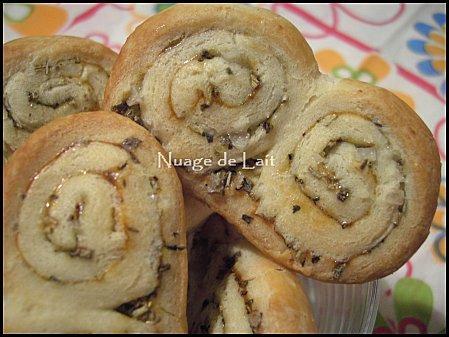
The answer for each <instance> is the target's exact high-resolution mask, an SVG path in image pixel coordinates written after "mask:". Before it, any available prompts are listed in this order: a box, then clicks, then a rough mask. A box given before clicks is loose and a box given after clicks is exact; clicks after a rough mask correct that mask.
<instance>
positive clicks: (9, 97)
mask: <svg viewBox="0 0 449 337" xmlns="http://www.w3.org/2000/svg"><path fill="white" fill-rule="evenodd" d="M116 56H117V55H116V54H115V53H114V52H113V51H112V50H110V49H109V48H107V47H105V46H103V45H101V44H99V43H97V42H94V41H92V40H89V39H83V38H78V37H71V36H52V37H25V38H20V39H17V40H14V41H11V42H8V43H6V44H4V45H3V151H4V157H5V156H9V155H10V154H11V153H12V152H14V151H15V150H16V149H17V148H18V147H19V146H20V145H21V144H22V143H23V142H24V141H25V139H26V138H27V137H28V136H29V135H30V133H31V132H33V131H34V130H36V129H37V128H39V127H41V126H42V125H44V124H45V123H48V122H49V121H51V120H52V119H54V118H56V117H61V116H65V115H68V114H72V113H76V112H81V111H93V110H98V109H99V108H100V102H101V101H102V100H103V93H104V88H105V86H106V82H107V80H108V78H109V73H110V71H111V68H112V64H113V62H114V61H115V59H116Z"/></svg>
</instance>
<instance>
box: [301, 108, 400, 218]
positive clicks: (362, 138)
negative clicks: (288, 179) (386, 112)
mask: <svg viewBox="0 0 449 337" xmlns="http://www.w3.org/2000/svg"><path fill="white" fill-rule="evenodd" d="M295 158H297V160H295V161H294V163H293V165H292V171H293V172H295V174H296V177H297V181H298V182H299V185H300V187H301V190H302V191H303V192H304V193H305V194H306V195H307V196H308V197H309V198H310V199H311V200H312V201H313V202H314V203H315V204H316V205H317V206H318V207H320V208H321V209H322V210H323V212H325V213H326V214H327V215H329V216H330V217H332V218H334V219H335V220H337V221H338V222H339V223H340V224H341V225H342V226H343V227H346V226H348V225H350V224H352V223H354V222H356V221H358V220H361V219H363V218H364V217H366V216H369V215H370V213H371V209H372V208H373V207H380V206H383V207H386V208H385V209H384V210H385V211H387V210H388V213H387V214H389V217H390V218H394V215H395V213H397V212H398V207H399V206H400V205H402V204H403V203H404V192H403V190H402V187H401V183H402V182H403V176H402V173H401V168H400V165H398V161H397V159H398V158H399V155H398V154H397V153H395V152H394V151H393V149H392V148H391V146H390V144H389V142H388V140H387V139H386V138H385V136H384V135H383V134H382V133H381V132H380V131H379V130H378V128H377V127H376V125H374V124H373V123H372V122H371V121H368V120H366V119H364V118H361V117H357V116H355V115H351V114H344V115H340V116H337V115H330V116H327V117H325V118H323V119H322V120H321V121H319V122H318V123H317V124H316V125H315V126H314V127H313V128H312V130H310V132H308V133H307V134H306V136H305V138H304V140H303V141H302V142H301V144H300V145H299V146H298V148H297V151H296V153H295ZM373 196H376V197H374V198H373ZM387 206H388V207H387ZM390 206H395V207H390Z"/></svg>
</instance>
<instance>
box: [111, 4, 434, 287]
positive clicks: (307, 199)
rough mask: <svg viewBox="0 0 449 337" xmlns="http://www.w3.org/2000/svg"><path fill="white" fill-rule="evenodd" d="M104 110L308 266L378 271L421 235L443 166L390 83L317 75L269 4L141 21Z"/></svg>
mask: <svg viewBox="0 0 449 337" xmlns="http://www.w3.org/2000/svg"><path fill="white" fill-rule="evenodd" d="M105 107H106V108H107V109H108V110H110V109H112V110H113V111H116V112H119V113H121V114H124V115H128V116H129V117H132V118H133V119H134V120H135V121H138V122H139V123H141V124H142V125H144V126H145V127H146V128H147V129H149V130H150V131H151V132H152V133H153V134H154V135H155V136H156V137H157V138H158V140H159V141H160V142H161V144H162V145H163V147H164V148H165V149H166V150H167V151H170V153H171V155H172V157H171V160H172V163H173V164H174V165H176V166H178V173H179V175H180V176H181V179H182V181H183V185H184V187H185V189H187V190H189V191H190V193H192V194H194V195H195V196H196V197H197V198H199V199H201V200H203V201H205V202H206V203H207V204H208V206H209V207H210V208H211V209H212V210H213V211H215V212H217V213H219V214H221V215H222V216H224V217H225V218H226V220H227V221H229V222H230V223H232V224H233V225H235V226H237V228H238V230H239V232H241V233H242V234H243V235H244V236H245V237H246V238H247V239H248V240H249V241H250V242H251V243H253V244H254V245H255V246H256V247H258V248H259V249H260V250H262V251H263V252H265V253H266V254H269V255H270V256H271V257H272V258H274V259H275V260H277V261H278V262H279V263H281V264H283V265H285V266H287V267H289V268H292V269H294V270H296V271H299V272H301V273H303V274H305V275H307V276H310V277H313V278H317V279H320V280H324V281H330V282H343V283H346V282H348V283H352V282H365V281H369V280H372V279H375V278H380V277H383V276H385V275H388V274H390V273H392V272H393V271H395V270H396V269H397V268H399V267H400V266H401V265H402V264H403V263H405V262H406V261H407V259H409V258H410V256H411V255H412V254H413V253H414V252H415V251H416V250H417V249H418V247H419V246H420V245H421V243H422V242H423V241H424V239H425V238H426V236H427V234H428V232H429V226H430V223H431V220H432V216H433V214H434V211H435V208H436V203H437V196H438V186H439V179H440V164H439V156H438V152H437V148H436V145H435V142H434V140H433V137H432V134H431V133H430V131H429V130H428V129H427V127H426V126H425V124H424V123H423V122H422V121H421V120H420V119H419V117H418V116H417V115H416V113H415V112H414V111H413V110H411V109H410V108H409V107H408V106H407V105H406V104H405V103H404V102H403V101H401V100H400V99H399V98H397V97H396V96H395V95H393V94H392V93H390V92H388V91H386V90H384V89H380V88H377V87H374V86H370V85H367V84H364V83H362V82H358V81H352V80H336V79H333V78H330V77H328V76H325V75H322V74H320V73H319V71H318V67H317V63H316V61H315V59H314V56H313V53H312V51H311V50H310V47H309V46H308V45H307V43H306V42H305V40H304V39H303V37H302V36H301V34H300V33H299V32H298V31H297V29H296V28H295V27H294V26H292V25H291V24H290V23H289V22H288V21H286V20H285V19H283V18H281V17H279V16H277V15H275V14H273V13H271V12H269V11H265V10H262V9H255V8H250V7H248V6H236V5H208V6H204V5H183V6H173V7H172V8H170V9H168V10H166V11H164V12H163V13H161V14H158V15H156V16H154V17H151V18H149V19H148V20H147V21H145V22H144V23H143V24H142V25H141V26H139V27H138V28H137V29H136V31H135V32H134V33H133V34H132V35H131V36H130V37H129V38H128V40H127V42H126V44H125V45H124V47H123V49H122V52H121V53H120V56H119V58H118V60H117V62H116V64H115V65H114V68H113V70H112V72H111V77H110V80H109V82H108V85H107V88H106V91H105ZM201 158H206V159H207V160H210V162H209V163H208V165H206V159H201ZM223 158H225V159H224V160H223ZM189 160H190V161H189ZM195 160H197V162H195ZM220 160H221V162H220ZM220 163H221V164H220ZM423 163H425V165H423ZM180 166H181V167H180ZM249 168H254V169H249ZM405 237H406V238H407V239H406V240H404V238H405Z"/></svg>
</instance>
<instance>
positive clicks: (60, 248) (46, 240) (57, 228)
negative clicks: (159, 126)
mask: <svg viewBox="0 0 449 337" xmlns="http://www.w3.org/2000/svg"><path fill="white" fill-rule="evenodd" d="M98 153H109V154H110V157H108V159H107V160H100V161H98V160H95V159H94V158H96V157H97V159H98ZM80 158H81V159H80ZM101 159H103V158H101ZM127 159H128V154H127V152H126V151H125V150H124V149H121V148H119V147H117V146H114V145H112V144H106V143H95V142H93V143H90V144H89V145H86V146H81V145H78V146H74V147H73V148H71V149H69V150H67V151H65V152H63V153H62V154H61V155H60V156H59V157H57V159H56V160H55V161H54V162H52V163H51V164H50V165H49V166H47V167H45V168H44V169H43V170H42V171H41V172H40V173H39V174H38V175H37V176H36V177H35V178H34V180H33V182H32V184H31V186H30V188H29V190H28V193H27V196H26V198H25V200H24V204H23V207H22V211H21V214H20V222H19V228H18V245H19V249H20V251H21V253H22V255H23V257H24V259H25V260H26V261H27V262H28V264H30V265H31V266H32V267H33V269H34V270H35V271H36V272H37V273H38V274H40V275H41V276H44V277H47V278H53V279H57V280H59V281H67V282H80V281H86V280H90V279H95V278H99V277H101V275H102V274H103V273H104V272H106V271H107V269H108V268H109V267H111V265H112V264H113V263H114V262H116V261H119V260H120V259H122V257H123V255H124V251H125V244H126V242H127V232H126V226H125V225H124V223H123V219H122V218H123V216H122V213H123V211H122V209H121V200H122V195H121V191H120V188H119V186H118V185H116V182H115V180H114V179H111V178H110V177H111V175H112V177H114V174H115V176H116V175H118V173H110V170H117V168H118V167H123V165H124V164H125V163H126V161H127ZM76 160H78V161H82V162H83V163H82V164H83V165H82V167H83V170H81V171H80V170H79V169H76V168H75V167H74V166H73V165H70V163H71V162H74V161H76ZM78 167H79V166H78ZM36 205H39V207H35V206H36ZM67 266H70V267H69V268H68V267H67Z"/></svg>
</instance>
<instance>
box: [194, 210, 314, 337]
mask: <svg viewBox="0 0 449 337" xmlns="http://www.w3.org/2000/svg"><path fill="white" fill-rule="evenodd" d="M189 266H190V267H189V302H188V313H189V315H188V317H189V332H191V333H305V332H309V333H311V332H316V331H317V329H316V326H315V322H314V319H313V314H312V310H311V307H310V304H309V301H308V299H307V297H306V295H305V294H304V291H303V290H302V288H301V285H300V283H299V281H298V277H297V276H296V275H295V274H294V273H292V272H290V271H288V270H286V269H284V268H283V267H281V266H279V265H278V264H276V263H274V262H273V261H271V260H269V259H268V258H267V257H265V256H263V255H262V254H261V253H260V252H259V251H258V250H257V249H255V248H254V247H253V246H252V245H251V244H249V243H248V242H247V241H246V240H244V239H243V238H242V237H241V236H240V235H238V234H237V233H236V232H234V231H233V229H232V227H231V226H230V225H229V224H228V223H226V221H225V220H224V219H223V218H221V217H220V216H218V215H216V214H215V215H212V216H211V217H210V218H209V219H208V220H207V221H206V223H205V224H204V225H203V226H202V227H201V228H200V229H199V230H198V231H196V232H193V233H191V234H190V236H189Z"/></svg>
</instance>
